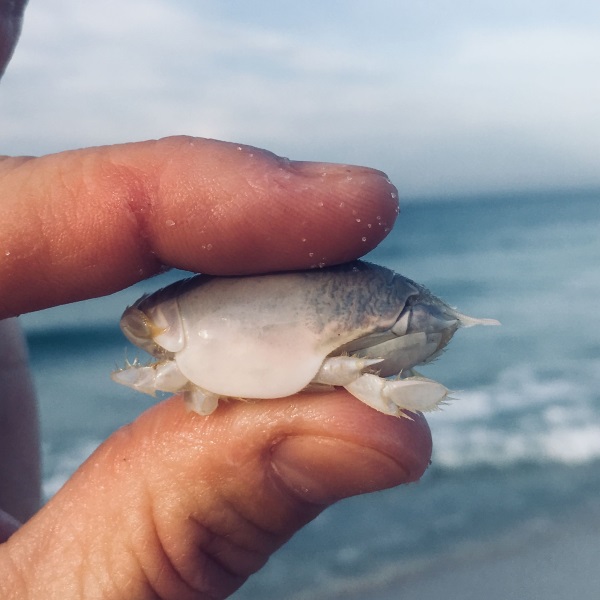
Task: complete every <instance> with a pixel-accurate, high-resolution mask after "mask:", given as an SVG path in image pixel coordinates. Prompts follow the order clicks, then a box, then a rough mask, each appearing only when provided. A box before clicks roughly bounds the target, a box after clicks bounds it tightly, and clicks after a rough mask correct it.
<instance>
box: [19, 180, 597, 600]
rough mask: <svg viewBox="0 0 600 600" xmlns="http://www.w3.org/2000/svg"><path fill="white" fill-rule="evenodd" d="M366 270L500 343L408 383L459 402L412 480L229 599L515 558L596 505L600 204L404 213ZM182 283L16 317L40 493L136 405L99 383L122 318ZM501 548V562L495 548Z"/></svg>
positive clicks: (441, 422) (434, 205) (438, 205)
mask: <svg viewBox="0 0 600 600" xmlns="http://www.w3.org/2000/svg"><path fill="white" fill-rule="evenodd" d="M367 258H368V259H370V260H372V261H374V262H378V263H380V264H383V265H385V266H388V267H391V268H393V269H395V270H397V271H399V272H400V273H402V274H404V275H406V276H408V277H410V278H412V279H415V280H417V281H419V282H420V283H423V284H425V285H426V286H427V287H429V288H430V289H431V290H432V291H433V292H434V293H436V294H437V295H439V296H441V297H442V298H444V299H445V300H446V301H447V302H448V303H449V304H452V305H455V306H457V307H459V308H460V310H461V311H462V312H465V313H467V314H471V315H474V316H482V317H493V318H497V319H499V320H500V321H501V322H502V324H503V326H502V327H500V328H474V329H469V330H465V331H460V332H459V333H458V334H457V335H456V336H455V338H454V339H453V341H452V343H451V344H450V347H449V349H448V350H447V352H446V353H445V354H444V356H443V357H442V358H441V359H440V360H439V361H437V362H436V363H434V364H432V365H430V366H428V367H427V368H425V369H422V371H423V372H424V374H426V375H428V376H431V377H433V378H434V379H436V380H438V381H441V382H443V383H444V384H446V385H447V386H448V387H449V388H451V389H452V390H454V393H453V396H455V397H456V398H457V399H456V400H455V401H454V402H453V403H452V404H451V405H450V406H447V407H445V409H444V410H443V411H440V412H438V413H435V414H433V415H431V416H430V418H429V421H430V424H431V428H432V432H433V438H434V446H435V448H434V455H433V460H432V465H431V467H430V469H429V470H428V472H427V473H426V475H425V476H424V478H423V480H422V481H421V482H419V483H418V484H413V485H410V486H406V487H403V488H398V489H394V490H388V491H385V492H381V493H377V494H371V495H369V496H364V497H360V498H352V499H349V500H346V501H343V502H341V503H339V504H338V505H336V506H334V507H332V508H331V509H329V510H328V511H326V512H325V513H323V514H322V515H321V516H320V517H319V518H317V519H316V520H315V521H314V522H313V523H312V524H310V525H309V526H308V527H307V528H305V530H303V531H302V532H301V533H300V534H299V535H298V536H296V537H295V538H294V539H293V540H292V541H291V542H290V543H289V544H288V545H287V546H286V547H285V548H283V549H282V550H281V551H280V552H279V553H277V554H276V555H275V556H273V557H272V559H271V560H270V562H269V564H268V565H267V567H266V569H264V571H263V572H261V573H260V574H258V575H256V576H255V577H253V578H252V579H251V580H250V581H249V582H248V584H247V585H246V586H245V587H244V588H242V589H241V590H240V591H239V592H237V593H236V594H235V596H234V597H235V598H237V599H238V600H249V599H259V598H260V599H261V600H269V599H275V598H278V599H280V598H296V599H300V598H313V599H319V598H321V599H323V600H324V599H332V598H343V597H349V594H355V596H352V597H356V598H363V597H366V596H367V595H372V593H373V590H376V589H377V588H378V587H381V588H384V587H386V586H398V589H401V585H402V581H403V578H405V577H410V576H411V575H414V574H415V573H422V572H424V571H426V570H427V569H428V568H432V565H435V563H436V561H440V560H446V559H448V558H449V557H451V559H452V560H455V561H457V560H458V561H460V560H465V561H466V560H470V559H471V558H472V556H473V555H481V554H482V553H486V552H488V553H493V552H495V551H497V550H498V549H499V548H503V549H504V550H503V551H510V547H511V545H513V546H514V545H518V544H524V543H528V541H529V540H532V539H537V538H536V536H538V537H539V536H540V535H545V534H547V533H548V532H551V531H552V530H553V528H556V527H559V526H560V523H561V522H562V521H563V520H565V519H568V518H571V517H572V515H573V514H576V513H578V512H582V513H584V512H585V511H588V510H593V508H594V506H595V504H596V503H597V499H598V497H599V495H600V321H599V319H598V317H597V307H598V306H599V298H600V192H586V193H583V192H581V193H552V194H538V195H517V194H515V195H511V196H502V197H488V198H472V199H469V200H459V199H456V200H452V201H450V200H445V201H442V200H440V201H429V202H423V201H420V202H410V201H409V202H406V203H405V204H403V207H402V214H401V217H400V219H399V221H398V224H397V226H396V227H395V228H394V230H393V231H392V232H391V234H390V236H389V237H388V238H387V239H386V240H385V241H384V242H383V243H382V244H381V246H380V247H379V248H377V249H376V250H375V251H373V252H372V253H371V254H370V255H369V256H368V257H367ZM180 276H181V273H168V274H165V275H163V276H161V278H160V279H154V280H152V281H150V282H145V283H143V284H139V285H137V286H135V287H134V288H132V289H129V290H126V291H124V292H121V293H119V294H115V295H114V296H111V297H109V298H104V299H99V300H93V301H88V302H85V303H80V304H76V305H71V306H67V307H60V308H57V309H51V310H49V311H43V312H41V313H36V314H32V315H26V316H24V317H23V322H24V325H25V327H26V332H27V335H28V339H29V343H30V351H31V358H32V364H33V368H34V375H35V378H36V384H37V387H38V390H39V395H40V402H41V417H42V431H43V438H44V445H43V451H44V490H45V493H46V495H47V496H50V495H51V494H52V493H54V492H55V491H56V490H57V489H58V487H59V486H60V485H61V484H62V483H63V482H64V480H65V478H66V477H67V476H68V475H69V474H70V473H71V472H72V471H73V470H74V469H75V468H76V467H77V465H78V464H79V463H80V462H81V461H82V460H83V459H84V458H85V457H86V456H87V455H88V454H89V453H90V452H91V451H92V450H93V449H94V448H95V447H96V445H97V444H98V443H99V442H100V441H101V440H102V439H103V438H104V437H106V436H107V435H108V434H109V433H110V432H111V431H113V430H114V429H115V428H117V427H119V426H120V425H122V424H124V423H126V422H128V421H130V420H131V419H133V418H134V417H135V416H136V415H137V414H138V413H139V412H141V411H142V410H144V409H145V408H146V407H148V406H149V405H150V403H151V402H152V399H151V398H148V397H144V396H142V395H140V394H135V393H134V392H133V391H130V390H127V389H125V388H122V387H120V386H117V385H114V384H112V382H111V381H110V379H109V373H110V371H111V370H112V369H113V368H114V366H115V364H116V363H122V361H123V355H124V348H125V347H126V344H125V342H124V340H123V338H122V336H121V334H120V332H119V329H118V319H119V316H120V314H121V312H122V310H123V308H124V307H125V306H126V305H127V304H129V303H131V302H132V301H133V300H135V299H136V298H137V297H139V295H140V294H141V293H143V292H144V291H150V290H153V289H156V288H157V287H159V286H160V285H163V284H165V283H168V282H170V281H173V280H175V279H177V278H179V277H180ZM507 548H508V550H506V549H507Z"/></svg>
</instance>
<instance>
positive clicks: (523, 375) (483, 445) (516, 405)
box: [430, 360, 600, 468]
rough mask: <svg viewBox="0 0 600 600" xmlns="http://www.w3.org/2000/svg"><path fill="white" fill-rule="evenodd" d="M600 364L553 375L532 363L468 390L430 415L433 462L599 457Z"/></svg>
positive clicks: (487, 462) (576, 461) (461, 463)
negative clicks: (489, 383)
mask: <svg viewBox="0 0 600 600" xmlns="http://www.w3.org/2000/svg"><path fill="white" fill-rule="evenodd" d="M599 380H600V361H598V360H590V361H587V363H584V364H582V365H574V366H570V367H564V368H562V369H561V370H560V372H559V371H555V372H553V373H552V374H550V375H549V374H548V373H545V372H544V371H543V370H541V369H536V368H535V367H533V366H531V365H530V366H520V367H518V368H517V369H511V370H510V372H504V373H501V374H500V375H499V377H498V379H497V381H496V382H495V383H493V384H492V385H490V386H487V387H482V388H479V389H473V390H466V391H464V392H462V393H460V394H459V397H460V399H459V400H457V401H455V402H454V403H452V405H451V406H449V407H448V408H447V409H445V410H444V411H443V412H441V413H435V414H433V415H432V416H431V418H430V423H431V427H432V431H433V435H434V445H435V451H434V452H435V454H434V463H435V464H437V465H438V466H441V467H447V468H468V467H476V466H484V465H494V466H504V467H506V466H510V465H512V464H515V463H525V462H527V463H548V462H557V463H563V464H582V463H587V462H591V461H595V460H598V459H600V392H599V391H598V390H599V389H600V386H599V385H598V384H599V383H600V381H599Z"/></svg>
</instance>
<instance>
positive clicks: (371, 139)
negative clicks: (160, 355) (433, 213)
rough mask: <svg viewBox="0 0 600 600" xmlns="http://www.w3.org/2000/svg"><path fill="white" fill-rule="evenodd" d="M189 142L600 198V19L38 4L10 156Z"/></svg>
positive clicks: (325, 7)
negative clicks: (199, 139)
mask: <svg viewBox="0 0 600 600" xmlns="http://www.w3.org/2000/svg"><path fill="white" fill-rule="evenodd" d="M174 133H187V134H192V135H201V136H207V137H216V138H220V139H226V140H231V141H236V142H243V143H249V144H254V145H257V146H262V147H266V148H268V149H270V150H272V151H274V152H277V153H278V154H282V155H286V156H289V157H291V158H299V159H311V160H327V161H336V162H353V163H359V164H367V165H371V166H375V167H378V168H381V169H383V170H385V171H387V172H388V173H389V175H390V176H391V177H392V179H393V180H394V182H395V183H396V184H397V185H398V187H399V188H400V190H401V192H402V193H403V195H404V196H407V195H408V196H427V195H443V194H449V195H456V194H476V193H480V192H494V191H514V190H522V189H526V190H530V189H549V188H550V189H552V188H557V187H559V188H561V187H589V186H600V4H599V3H598V2H594V1H591V0H589V1H583V0H569V1H567V0H564V1H562V2H558V1H553V0H546V1H538V0H529V1H528V2H522V0H521V1H519V2H518V1H516V0H506V1H504V2H498V1H497V0H496V1H495V2H492V1H488V0H478V1H477V2H475V1H474V0H471V1H470V2H467V1H465V0H454V1H449V0H448V1H445V0H429V1H428V2H421V3H418V2H414V1H413V2H408V1H404V0H368V1H367V0H363V1H357V0H356V1H355V0H347V1H342V0H332V1H325V2H305V3H292V2H282V1H280V0H279V1H275V0H257V1H249V0H232V1H227V0H214V1H210V2H209V1H203V0H120V1H119V0H101V1H98V2H93V3H92V2H85V3H84V2H80V1H78V0H30V5H29V7H28V9H27V15H26V22H25V27H24V32H23V37H22V40H21V44H20V45H19V47H18V48H17V51H16V54H15V57H14V60H13V63H12V65H11V66H10V67H9V69H8V71H7V74H6V76H5V79H4V81H3V84H2V87H1V88H0V136H1V137H0V139H1V140H2V148H0V152H4V153H9V154H15V153H26V154H41V153H46V152H54V151H59V150H61V149H66V148H74V147H80V146H86V145H97V144H108V143H114V142H124V141H133V140H140V139H148V138H154V137H160V136H164V135H170V134H174Z"/></svg>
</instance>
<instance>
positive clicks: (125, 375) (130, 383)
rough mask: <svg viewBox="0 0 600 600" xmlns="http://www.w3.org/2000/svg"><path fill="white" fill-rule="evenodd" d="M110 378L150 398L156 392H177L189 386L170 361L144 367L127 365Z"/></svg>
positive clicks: (174, 364) (187, 381)
mask: <svg viewBox="0 0 600 600" xmlns="http://www.w3.org/2000/svg"><path fill="white" fill-rule="evenodd" d="M111 378H112V380H113V381H116V382H117V383H120V384H122V385H126V386H127V387H130V388H133V389H134V390H137V391H138V392H143V393H144V394H149V395H150V396H155V395H156V392H157V391H160V392H179V391H180V390H182V389H184V388H185V387H186V386H187V385H188V384H189V380H188V379H187V377H185V376H184V375H183V374H182V373H181V371H180V370H179V368H178V367H177V364H176V363H175V362H174V361H172V360H164V361H161V362H155V363H152V364H150V365H146V366H141V365H139V364H137V363H135V362H134V363H133V364H127V366H126V367H125V368H124V369H120V370H119V371H115V372H114V373H112V374H111Z"/></svg>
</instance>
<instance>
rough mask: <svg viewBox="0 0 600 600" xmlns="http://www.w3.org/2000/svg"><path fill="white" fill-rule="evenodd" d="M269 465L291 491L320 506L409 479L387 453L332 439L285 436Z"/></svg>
mask: <svg viewBox="0 0 600 600" xmlns="http://www.w3.org/2000/svg"><path fill="white" fill-rule="evenodd" d="M272 466H273V470H274V471H275V473H276V474H277V476H278V477H279V478H280V479H281V481H282V482H283V484H284V485H285V486H286V487H287V488H288V489H289V490H290V491H291V492H292V493H293V494H295V495H296V496H299V497H300V498H301V499H303V500H305V501H306V502H310V503H313V504H322V505H326V504H332V503H333V502H336V501H337V500H341V499H342V498H347V497H349V496H354V495H356V494H364V493H368V492H374V491H377V490H381V489H385V488H389V487H393V486H396V485H399V484H401V483H406V482H408V481H410V479H411V478H410V476H409V474H408V473H407V471H406V470H404V469H403V468H402V466H401V465H400V464H399V463H398V462H397V461H395V460H393V459H392V458H390V457H389V456H387V455H385V454H382V453H381V452H378V451H376V450H373V449H372V448H368V447H364V446H359V445H357V444H353V443H350V442H346V441H343V440H338V439H333V438H320V437H308V436H298V437H288V438H286V439H284V440H283V441H281V442H280V443H279V444H277V446H276V447H275V448H274V449H273V455H272Z"/></svg>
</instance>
